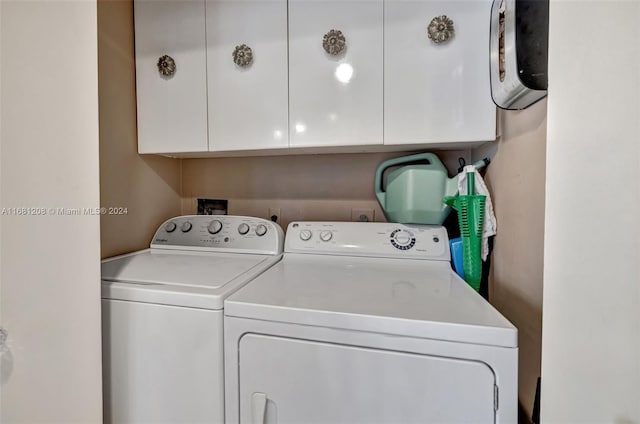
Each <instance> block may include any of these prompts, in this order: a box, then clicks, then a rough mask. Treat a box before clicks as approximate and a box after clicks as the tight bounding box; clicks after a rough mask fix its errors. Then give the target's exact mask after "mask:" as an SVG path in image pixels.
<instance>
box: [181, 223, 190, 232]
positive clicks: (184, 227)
mask: <svg viewBox="0 0 640 424" xmlns="http://www.w3.org/2000/svg"><path fill="white" fill-rule="evenodd" d="M191 227H193V225H191V223H190V222H189V221H185V222H184V223H183V224H182V227H180V229H181V230H182V232H183V233H188V232H189V231H191Z"/></svg>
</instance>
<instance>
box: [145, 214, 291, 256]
mask: <svg viewBox="0 0 640 424" xmlns="http://www.w3.org/2000/svg"><path fill="white" fill-rule="evenodd" d="M283 244H284V233H283V231H282V228H280V226H279V225H278V224H276V223H275V222H271V221H268V220H266V219H262V218H254V217H248V216H233V215H185V216H178V217H175V218H171V219H169V220H167V221H165V222H164V223H163V224H162V225H160V228H158V230H157V231H156V233H155V235H154V236H153V240H152V241H151V248H153V249H179V250H203V251H218V252H229V253H234V252H242V253H257V254H273V255H278V254H281V253H282V247H283Z"/></svg>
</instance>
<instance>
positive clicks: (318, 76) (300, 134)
mask: <svg viewBox="0 0 640 424" xmlns="http://www.w3.org/2000/svg"><path fill="white" fill-rule="evenodd" d="M382 12H383V8H382V0H366V1H358V0H355V1H354V0H350V1H340V2H337V1H330V2H327V1H317V0H316V1H308V0H289V106H290V117H291V125H290V133H291V147H305V146H306V147H317V146H348V145H364V144H366V145H371V144H382V123H383V118H382V86H383V79H382V39H383V38H382V32H383V22H382ZM330 30H336V31H340V32H341V33H342V34H343V37H344V39H345V42H344V49H343V50H342V52H341V53H338V54H336V55H332V54H330V53H327V52H326V51H325V50H324V49H323V36H324V35H325V34H327V33H328V32H329V31H330ZM328 38H329V37H328Z"/></svg>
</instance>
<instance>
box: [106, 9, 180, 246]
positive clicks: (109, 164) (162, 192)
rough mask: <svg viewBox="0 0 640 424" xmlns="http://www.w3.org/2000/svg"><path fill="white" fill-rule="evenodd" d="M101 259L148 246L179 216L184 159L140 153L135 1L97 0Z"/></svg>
mask: <svg viewBox="0 0 640 424" xmlns="http://www.w3.org/2000/svg"><path fill="white" fill-rule="evenodd" d="M98 66H99V72H98V77H99V79H98V83H99V105H100V205H101V206H102V207H106V208H109V207H125V208H127V214H126V215H103V216H102V219H101V222H100V228H101V239H102V257H103V258H104V257H108V256H113V255H116V254H120V253H124V252H131V251H133V250H138V249H142V248H145V247H148V246H149V242H150V240H151V237H152V236H153V232H154V231H155V229H156V228H157V227H158V226H159V225H160V224H161V223H162V222H163V221H164V220H165V219H167V218H169V217H171V216H175V215H179V214H180V161H179V160H177V159H170V158H165V157H160V156H153V155H146V156H140V155H138V149H137V133H136V131H137V130H136V97H135V64H134V50H133V2H132V1H131V0H127V1H120V0H100V1H98Z"/></svg>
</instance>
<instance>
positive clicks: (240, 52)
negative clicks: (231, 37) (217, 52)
mask: <svg viewBox="0 0 640 424" xmlns="http://www.w3.org/2000/svg"><path fill="white" fill-rule="evenodd" d="M233 62H234V63H235V64H236V65H238V66H240V67H241V68H245V67H247V66H250V65H251V64H252V63H253V51H252V50H251V47H249V46H247V45H246V44H241V45H239V46H236V48H235V49H234V50H233Z"/></svg>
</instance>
